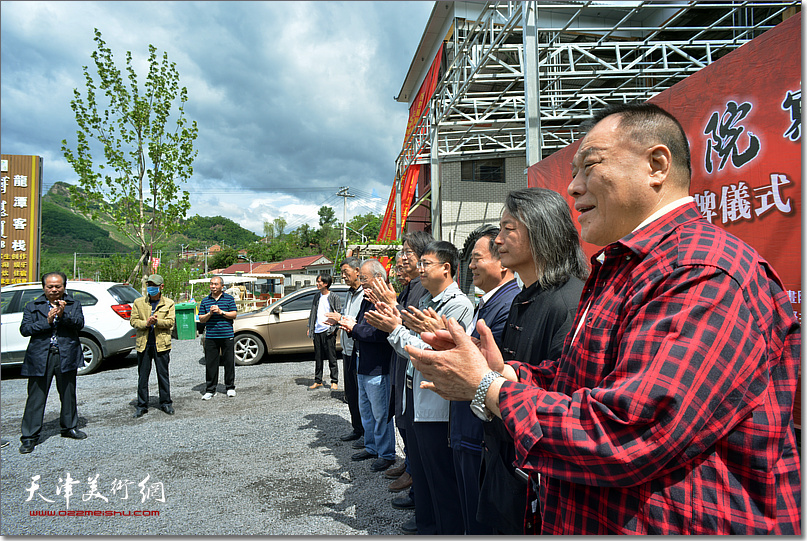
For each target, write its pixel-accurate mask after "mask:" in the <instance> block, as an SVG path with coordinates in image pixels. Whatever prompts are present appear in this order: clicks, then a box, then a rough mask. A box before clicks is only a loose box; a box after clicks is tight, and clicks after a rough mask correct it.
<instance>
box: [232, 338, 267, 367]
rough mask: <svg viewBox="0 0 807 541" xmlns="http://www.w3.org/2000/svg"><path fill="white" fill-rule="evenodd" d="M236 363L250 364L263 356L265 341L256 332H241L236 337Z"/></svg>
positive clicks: (241, 364)
mask: <svg viewBox="0 0 807 541" xmlns="http://www.w3.org/2000/svg"><path fill="white" fill-rule="evenodd" d="M234 348H235V364H237V365H239V366H249V365H253V364H258V363H259V362H260V360H261V359H262V358H263V353H264V347H263V341H262V340H261V339H260V338H258V337H257V336H255V335H254V334H239V335H238V336H236V337H235V345H234Z"/></svg>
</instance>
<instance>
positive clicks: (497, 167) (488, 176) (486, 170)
mask: <svg viewBox="0 0 807 541" xmlns="http://www.w3.org/2000/svg"><path fill="white" fill-rule="evenodd" d="M461 175H462V180H463V181H465V182H504V158H492V159H489V160H472V161H465V162H462V172H461Z"/></svg>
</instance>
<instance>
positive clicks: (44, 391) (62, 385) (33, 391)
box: [20, 353, 78, 442]
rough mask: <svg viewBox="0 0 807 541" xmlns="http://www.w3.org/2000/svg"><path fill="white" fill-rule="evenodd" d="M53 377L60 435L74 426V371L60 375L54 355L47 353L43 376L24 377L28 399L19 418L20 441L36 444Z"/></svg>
mask: <svg viewBox="0 0 807 541" xmlns="http://www.w3.org/2000/svg"><path fill="white" fill-rule="evenodd" d="M54 376H56V389H57V390H58V391H59V398H60V399H61V402H62V411H61V414H60V415H59V424H60V425H61V428H62V432H67V431H68V430H71V429H73V428H76V426H77V425H78V412H77V410H76V370H70V371H68V372H62V363H61V361H60V360H59V354H58V353H48V361H47V363H46V365H45V375H44V376H29V377H28V400H26V402H25V413H23V415H22V426H21V427H20V432H21V433H22V436H21V437H20V441H22V442H26V441H34V442H37V441H39V433H40V432H41V431H42V420H43V418H44V417H45V402H47V400H48V393H49V392H50V383H51V381H52V380H53V377H54Z"/></svg>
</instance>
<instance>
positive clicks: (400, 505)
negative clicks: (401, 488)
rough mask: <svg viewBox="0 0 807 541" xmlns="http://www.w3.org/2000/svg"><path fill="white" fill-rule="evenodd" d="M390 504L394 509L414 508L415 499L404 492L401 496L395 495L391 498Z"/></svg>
mask: <svg viewBox="0 0 807 541" xmlns="http://www.w3.org/2000/svg"><path fill="white" fill-rule="evenodd" d="M391 503H392V506H393V507H394V508H395V509H414V508H415V500H413V499H412V497H411V496H410V495H409V494H404V495H403V496H396V497H395V498H392V502H391Z"/></svg>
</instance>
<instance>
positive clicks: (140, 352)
mask: <svg viewBox="0 0 807 541" xmlns="http://www.w3.org/2000/svg"><path fill="white" fill-rule="evenodd" d="M163 287H164V281H163V277H162V276H160V275H159V274H152V275H151V276H149V277H148V278H147V279H146V292H147V293H146V295H145V296H143V297H140V298H139V299H136V300H135V301H134V304H133V305H132V317H131V318H130V319H129V323H130V324H131V325H132V327H134V328H135V329H137V338H136V341H135V347H136V349H137V372H138V375H139V377H138V381H137V410H136V411H135V414H134V417H142V416H143V414H144V413H146V412H147V411H148V404H149V376H150V375H151V361H152V359H153V360H154V365H155V366H156V367H157V384H158V385H159V388H160V409H161V410H163V411H164V412H165V413H167V414H168V415H173V414H174V407H173V406H172V405H171V386H170V384H169V382H168V363H169V361H170V360H171V330H172V329H173V328H174V322H175V320H176V317H175V313H174V301H172V300H171V299H169V298H168V297H166V296H164V295H163V294H162V291H163Z"/></svg>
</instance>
